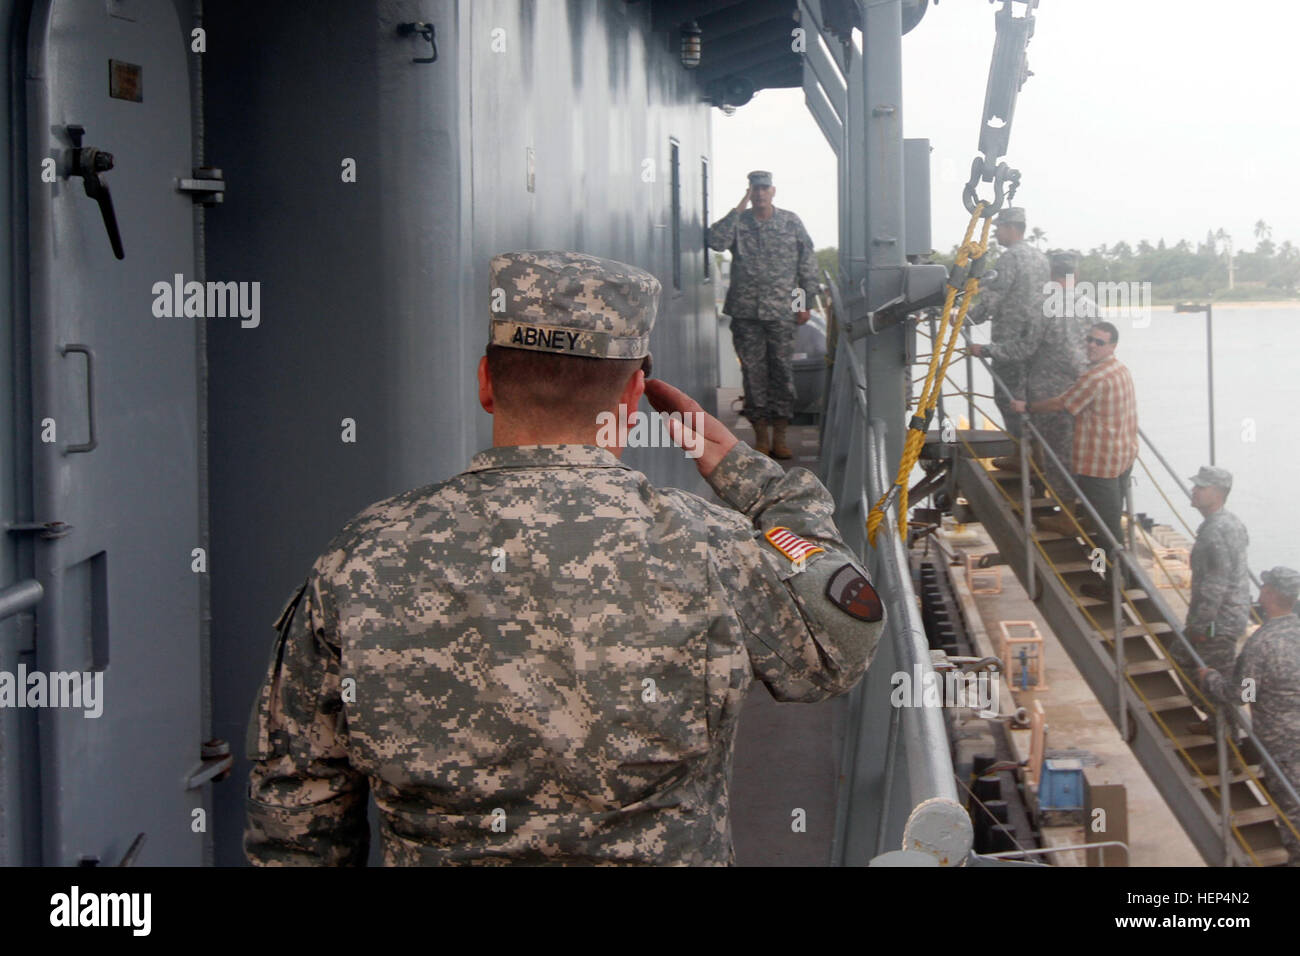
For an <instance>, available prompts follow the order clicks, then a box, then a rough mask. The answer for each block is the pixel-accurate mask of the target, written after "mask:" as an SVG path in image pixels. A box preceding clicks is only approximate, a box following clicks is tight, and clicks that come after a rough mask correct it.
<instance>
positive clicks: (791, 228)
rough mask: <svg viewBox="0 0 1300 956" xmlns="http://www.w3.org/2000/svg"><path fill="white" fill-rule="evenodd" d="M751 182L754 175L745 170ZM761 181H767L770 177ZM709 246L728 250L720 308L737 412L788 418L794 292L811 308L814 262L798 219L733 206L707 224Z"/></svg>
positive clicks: (791, 409)
mask: <svg viewBox="0 0 1300 956" xmlns="http://www.w3.org/2000/svg"><path fill="white" fill-rule="evenodd" d="M750 180H751V182H753V181H754V177H753V176H752V175H751V177H750ZM767 185H771V180H770V178H769V179H768V182H767ZM709 248H710V249H716V250H718V251H719V252H722V251H723V250H727V249H730V250H731V285H730V286H729V287H728V289H727V299H726V301H725V302H724V303H723V306H722V311H723V312H725V313H726V314H727V315H729V316H731V336H732V342H733V344H734V345H735V348H736V357H737V358H739V359H740V369H741V375H742V377H743V385H744V389H745V407H744V410H743V411H742V412H741V414H742V415H744V416H745V417H746V418H748V419H749V420H750V421H751V422H767V421H785V420H788V419H790V418H791V417H792V416H793V415H794V400H795V388H794V365H793V362H794V333H795V312H797V311H801V310H798V309H795V308H794V305H795V304H796V303H795V300H794V290H795V289H796V288H799V289H802V290H803V293H804V305H803V309H805V310H806V309H810V308H812V305H813V295H814V294H815V292H816V290H817V259H816V256H815V255H814V250H813V243H812V239H811V238H810V237H809V235H808V230H806V229H805V228H804V225H803V222H802V220H800V218H799V217H798V216H796V215H795V214H794V213H792V212H790V211H789V210H786V209H775V208H774V209H773V210H772V218H771V219H766V220H763V219H758V218H757V217H756V216H755V215H754V210H752V209H746V210H745V211H744V212H741V213H738V212H736V210H734V209H733V210H731V212H729V213H727V214H726V215H725V216H723V217H722V218H721V219H719V220H718V221H717V222H715V223H714V224H713V225H712V226H710V227H709Z"/></svg>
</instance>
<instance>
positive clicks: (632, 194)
mask: <svg viewBox="0 0 1300 956" xmlns="http://www.w3.org/2000/svg"><path fill="white" fill-rule="evenodd" d="M647 6H648V5H647V4H639V5H637V4H624V3H621V2H608V3H605V2H596V0H568V2H566V0H537V2H527V0H524V2H507V0H486V2H485V0H474V2H461V3H456V2H452V0H448V2H438V3H435V2H429V0H425V2H423V3H417V2H414V0H381V2H378V3H374V4H371V3H356V2H345V0H317V2H314V3H312V4H310V10H309V15H308V13H307V11H308V8H307V6H305V5H303V4H299V3H284V2H276V3H264V2H254V0H226V2H222V3H220V4H209V5H208V10H207V13H206V17H207V26H208V53H207V54H206V56H205V59H204V83H205V90H206V126H207V158H208V162H209V163H210V164H211V165H214V166H219V167H222V168H223V169H224V170H225V173H226V179H227V181H228V183H229V194H228V198H227V201H226V203H225V205H224V206H222V207H219V208H217V209H215V210H213V211H211V212H210V213H209V214H208V216H207V227H208V228H207V250H208V267H207V278H208V279H209V280H256V281H260V282H261V283H262V285H261V306H262V319H261V324H260V325H259V327H257V328H247V329H246V328H241V327H240V325H239V323H238V322H237V321H233V320H226V321H224V322H223V321H222V320H212V321H210V322H209V326H208V333H209V359H210V363H211V368H210V391H209V414H210V426H211V432H210V456H209V460H210V463H211V464H210V479H211V502H212V506H211V527H212V554H211V558H212V562H211V568H212V571H211V574H212V614H213V620H212V658H213V675H212V681H213V720H214V727H213V732H214V734H215V735H216V736H218V737H223V738H225V739H227V740H230V741H231V742H232V743H233V744H235V746H236V750H237V751H238V752H240V754H241V757H242V742H243V739H244V731H245V723H246V719H247V716H248V710H249V706H250V704H251V700H252V695H253V691H254V689H255V687H256V684H257V682H258V680H260V678H261V676H262V674H263V672H264V668H265V665H266V657H267V653H268V651H269V649H270V640H271V628H270V624H271V621H272V620H273V619H274V618H275V616H276V614H277V613H278V611H279V610H280V607H281V606H282V604H283V603H284V601H285V600H286V599H287V597H288V596H289V594H290V593H291V591H292V590H293V589H294V588H295V587H296V586H297V584H298V583H299V582H301V580H302V579H303V578H304V577H305V576H306V574H307V571H308V569H309V567H310V564H311V562H312V560H313V559H314V558H315V557H316V555H317V554H319V552H320V551H321V550H322V549H323V548H324V547H325V545H326V544H327V543H328V541H329V540H330V538H331V537H332V536H333V535H334V533H335V532H336V531H337V530H338V528H339V527H340V526H341V525H342V524H343V522H344V521H346V520H347V518H349V517H350V516H351V515H353V514H355V513H356V512H357V511H359V510H361V509H362V508H364V507H365V506H366V505H368V504H370V503H371V502H373V501H376V500H378V499H381V498H384V497H387V496H389V495H392V494H395V493H397V492H400V491H403V490H405V489H407V488H411V487H415V486H418V485H423V484H427V483H429V482H433V481H438V480H441V479H444V478H447V477H449V476H451V475H453V474H455V473H457V472H459V471H461V470H462V469H463V468H464V467H465V466H466V464H467V463H468V461H469V459H470V457H471V456H472V454H473V453H474V452H475V451H477V450H478V449H479V448H480V447H484V446H486V445H489V444H490V443H491V441H490V434H491V430H490V418H489V416H487V415H486V414H485V413H483V412H482V411H481V410H480V409H479V407H478V402H477V389H476V384H475V377H474V369H475V365H476V363H477V359H478V357H479V355H481V354H482V350H483V345H484V343H485V341H486V336H487V293H488V273H487V267H488V260H489V258H490V256H491V255H492V254H493V253H495V252H498V251H502V250H507V249H518V248H543V247H551V248H556V247H558V248H570V249H577V250H581V251H585V252H590V253H593V254H596V255H602V256H609V257H612V258H615V259H622V260H625V261H628V262H631V263H634V264H636V265H639V266H641V267H643V268H646V269H649V270H650V271H652V272H654V273H655V274H656V275H658V276H659V278H660V279H661V281H662V282H663V283H664V287H665V296H664V300H663V307H662V309H661V313H660V319H659V324H658V326H657V328H656V330H655V333H654V337H653V339H652V348H653V349H654V352H655V371H656V374H658V375H660V376H661V377H663V378H666V379H668V380H670V381H673V382H675V383H676V384H679V385H681V386H682V387H684V388H686V389H688V390H689V391H691V392H692V393H693V394H695V395H696V396H697V397H699V398H700V399H701V401H702V402H704V403H705V404H706V407H711V405H712V398H713V391H712V389H713V386H714V385H716V375H717V372H716V369H717V358H716V319H715V318H714V312H713V295H712V289H711V288H710V286H709V285H707V284H705V283H703V277H702V270H703V261H704V260H703V257H704V253H703V244H702V238H703V227H704V222H703V214H702V208H701V206H702V184H701V169H700V166H701V160H702V159H703V158H705V157H707V156H708V154H709V148H710V142H709V128H710V127H709V115H708V108H707V107H706V106H704V105H703V104H701V103H698V102H697V98H696V95H695V91H694V88H693V84H692V82H691V79H690V77H689V76H688V75H687V74H686V73H685V71H684V70H683V69H682V67H681V66H680V64H679V63H678V62H677V60H676V51H675V50H673V49H672V45H671V42H670V39H669V38H668V37H652V36H648V35H647V34H648V29H649V28H648V11H647V10H645V9H643V8H645V7H647ZM418 19H424V20H431V22H433V23H434V24H435V25H436V27H437V36H438V51H439V58H438V61H437V62H436V63H433V64H414V63H412V62H411V58H412V57H413V56H425V55H427V51H428V47H427V44H424V43H422V42H421V41H419V40H416V39H398V38H397V37H396V25H397V23H399V22H402V21H408V20H418ZM498 28H499V29H500V30H502V31H504V32H503V33H496V34H494V32H493V31H494V30H497V29H498ZM494 41H495V44H496V49H494ZM502 42H503V43H504V47H502ZM669 137H675V138H676V139H677V140H678V141H679V143H680V154H681V184H682V185H681V209H682V222H681V239H682V248H683V253H682V260H681V285H682V289H681V291H680V292H674V290H673V288H672V285H673V282H672V263H671V235H672V229H671V224H670V222H669V219H670V208H671V196H670V177H669V170H668V168H667V167H668V156H669ZM529 149H531V150H532V151H533V156H534V174H535V189H534V191H529V190H528V188H527V170H528V164H527V159H526V157H527V155H528V150H529ZM346 158H351V159H355V160H356V164H357V181H356V182H355V183H345V182H343V181H342V177H341V169H342V167H341V164H342V162H343V161H344V159H346ZM646 160H651V161H653V164H654V168H653V173H654V175H653V179H652V180H651V181H646V179H645V178H644V177H643V172H644V171H647V170H648V169H649V167H647V166H646V165H645V161H646ZM345 418H349V419H353V420H354V421H355V423H356V435H357V440H356V442H355V443H345V442H343V441H342V440H341V432H342V427H343V426H342V420H343V419H345ZM628 460H629V461H630V462H632V463H633V464H634V465H636V466H637V467H640V468H642V469H643V470H644V471H646V473H647V474H649V475H650V476H651V478H652V479H654V480H655V481H657V482H660V483H671V484H676V485H678V486H681V487H687V488H691V489H693V490H697V491H698V490H701V489H702V487H703V485H702V482H700V481H699V479H698V477H697V476H696V474H695V470H694V466H693V465H692V464H691V463H690V462H688V461H686V460H685V459H684V458H682V457H681V456H680V454H674V453H672V452H669V451H665V450H658V451H647V452H636V451H631V452H629V458H628ZM247 769H248V768H247V764H246V763H245V762H244V761H243V760H242V759H241V760H239V761H238V762H237V764H236V768H235V773H234V776H233V778H232V779H231V780H230V781H228V782H226V783H224V784H219V785H218V786H217V787H216V789H215V806H216V821H215V822H216V833H215V837H216V860H217V862H218V864H234V863H239V862H241V861H242V852H241V850H240V835H241V831H242V826H243V793H244V787H245V783H246V779H247Z"/></svg>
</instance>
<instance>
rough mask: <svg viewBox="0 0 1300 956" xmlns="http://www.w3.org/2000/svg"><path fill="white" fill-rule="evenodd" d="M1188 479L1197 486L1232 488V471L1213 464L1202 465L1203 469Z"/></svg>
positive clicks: (1225, 489) (1227, 489)
mask: <svg viewBox="0 0 1300 956" xmlns="http://www.w3.org/2000/svg"><path fill="white" fill-rule="evenodd" d="M1188 480H1189V481H1191V483H1192V484H1193V485H1195V486H1196V487H1197V488H1222V489H1223V490H1224V491H1231V490H1232V472H1230V471H1228V469H1226V468H1215V467H1214V466H1213V465H1202V466H1201V470H1200V471H1198V472H1197V473H1196V474H1194V475H1192V477H1191V478H1190V479H1188Z"/></svg>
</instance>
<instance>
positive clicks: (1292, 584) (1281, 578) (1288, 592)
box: [1259, 567, 1300, 601]
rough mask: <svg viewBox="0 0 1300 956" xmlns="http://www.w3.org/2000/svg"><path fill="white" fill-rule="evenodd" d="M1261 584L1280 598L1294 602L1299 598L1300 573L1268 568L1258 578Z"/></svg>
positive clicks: (1288, 569)
mask: <svg viewBox="0 0 1300 956" xmlns="http://www.w3.org/2000/svg"><path fill="white" fill-rule="evenodd" d="M1259 580H1260V583H1261V584H1265V585H1267V586H1268V587H1271V588H1272V589H1273V590H1274V591H1276V592H1277V593H1278V595H1279V596H1280V597H1283V598H1289V599H1290V600H1292V601H1294V600H1295V599H1296V597H1297V596H1300V571H1292V570H1291V569H1290V568H1283V567H1277V568H1269V569H1268V570H1267V571H1265V572H1263V573H1262V574H1261V575H1260V576H1259Z"/></svg>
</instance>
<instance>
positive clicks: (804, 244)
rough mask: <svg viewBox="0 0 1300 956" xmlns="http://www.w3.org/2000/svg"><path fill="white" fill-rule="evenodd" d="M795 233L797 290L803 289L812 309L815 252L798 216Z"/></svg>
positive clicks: (815, 267) (796, 217) (795, 221)
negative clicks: (797, 260) (796, 245)
mask: <svg viewBox="0 0 1300 956" xmlns="http://www.w3.org/2000/svg"><path fill="white" fill-rule="evenodd" d="M794 224H795V232H796V236H797V244H798V247H799V263H798V266H797V271H796V273H795V275H796V276H797V277H798V281H799V288H801V289H803V291H804V295H805V297H806V302H807V304H808V307H809V308H811V307H812V302H813V296H815V295H816V294H817V287H818V285H819V283H818V281H817V250H816V249H814V248H813V241H812V236H810V235H808V230H807V229H805V228H804V224H803V220H802V219H800V218H799V217H798V216H795V217H794Z"/></svg>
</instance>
